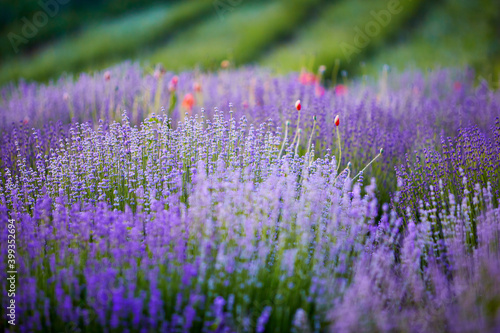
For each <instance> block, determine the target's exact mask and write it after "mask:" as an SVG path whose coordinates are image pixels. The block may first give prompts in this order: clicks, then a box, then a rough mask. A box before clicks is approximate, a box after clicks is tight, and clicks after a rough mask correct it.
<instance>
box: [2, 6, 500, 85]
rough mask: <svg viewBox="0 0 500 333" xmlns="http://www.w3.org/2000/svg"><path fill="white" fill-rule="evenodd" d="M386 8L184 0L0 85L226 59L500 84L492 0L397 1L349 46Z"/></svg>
mask: <svg viewBox="0 0 500 333" xmlns="http://www.w3.org/2000/svg"><path fill="white" fill-rule="evenodd" d="M392 1H395V0H392ZM389 2H390V0H332V1H326V0H310V1H300V0H274V1H263V0H259V1H242V2H239V3H236V2H229V1H227V0H220V1H219V2H214V1H213V0H190V1H182V2H181V1H179V2H175V3H171V4H160V5H155V6H152V7H151V6H150V7H149V8H147V9H141V10H140V11H137V12H133V13H131V12H130V11H129V12H128V14H126V15H125V16H121V17H119V18H114V19H108V20H105V21H102V23H100V24H98V25H95V24H93V23H89V26H87V27H86V28H84V29H83V30H81V31H79V32H77V33H73V34H72V35H69V36H67V37H65V38H63V39H59V40H58V41H56V42H52V43H50V44H46V45H45V47H44V48H41V49H40V50H38V51H36V52H34V53H32V54H26V53H24V54H23V55H22V56H21V57H20V58H16V59H9V60H4V62H3V64H2V65H1V66H0V85H1V84H4V83H7V82H9V81H14V80H17V79H19V78H25V79H28V80H38V81H44V80H47V79H51V78H52V79H54V78H57V77H58V76H59V75H61V74H62V73H63V72H69V73H78V72H82V71H92V70H97V69H102V68H105V67H108V66H112V65H114V64H116V63H118V62H121V61H124V60H126V59H132V60H139V61H142V62H143V63H146V64H151V65H154V64H156V63H159V62H161V63H164V64H165V65H166V67H167V68H168V69H169V70H184V69H192V68H193V67H194V66H200V67H201V68H202V69H207V70H213V69H216V68H218V67H219V66H220V63H221V61H222V60H224V59H229V60H231V61H232V63H233V64H234V65H237V66H238V65H243V64H248V63H256V64H259V65H264V66H267V67H270V68H272V69H275V70H277V71H278V72H282V73H283V72H286V71H290V70H295V71H296V70H300V69H301V68H302V67H306V68H309V69H310V70H315V69H316V68H317V66H319V65H326V66H327V74H326V75H328V77H329V76H330V75H332V74H337V73H338V71H337V70H333V68H334V66H335V64H336V63H339V64H340V69H342V70H347V71H348V72H349V75H350V76H353V75H354V76H355V75H357V74H360V73H363V74H364V73H368V74H377V73H378V72H379V71H380V70H381V68H382V66H383V65H384V64H389V65H391V66H393V67H395V68H397V69H403V68H408V67H416V68H428V67H434V66H439V65H442V66H456V67H462V66H464V65H472V66H474V67H475V68H476V69H478V71H479V72H480V73H481V74H482V75H484V76H485V77H486V78H487V79H488V81H489V82H490V83H495V84H498V82H497V81H498V73H500V60H499V59H500V43H499V42H498V40H497V38H496V36H497V35H498V31H496V30H498V26H499V25H500V6H499V5H497V4H496V2H495V0H479V1H473V0H458V1H452V0H442V1H440V2H432V1H430V0H399V5H400V7H402V10H401V11H400V12H399V13H395V14H392V15H391V20H390V22H389V24H387V25H385V26H382V25H380V24H379V27H380V31H379V32H378V33H376V34H375V35H374V36H373V37H370V38H369V42H368V43H367V45H366V46H363V47H357V49H354V47H356V43H355V38H356V35H357V32H356V30H355V29H356V28H359V29H361V30H362V31H365V30H366V27H367V24H370V22H371V23H373V22H376V20H375V18H374V17H373V15H372V11H375V12H379V11H381V10H387V9H388V6H389ZM218 5H219V7H218ZM89 10H90V9H89ZM61 15H63V14H61ZM99 15H101V16H102V15H103V14H102V13H101V14H99ZM99 15H98V13H96V17H101V16H99ZM56 18H57V17H56ZM56 18H54V19H56ZM40 33H41V32H40ZM346 48H350V49H349V50H346ZM353 51H355V52H353ZM349 52H351V53H349ZM362 62H363V63H364V64H366V66H360V64H361V63H362Z"/></svg>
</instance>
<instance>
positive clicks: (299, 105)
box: [295, 99, 302, 111]
mask: <svg viewBox="0 0 500 333" xmlns="http://www.w3.org/2000/svg"><path fill="white" fill-rule="evenodd" d="M295 108H296V109H297V111H300V109H302V105H301V104H300V99H298V100H297V102H295Z"/></svg>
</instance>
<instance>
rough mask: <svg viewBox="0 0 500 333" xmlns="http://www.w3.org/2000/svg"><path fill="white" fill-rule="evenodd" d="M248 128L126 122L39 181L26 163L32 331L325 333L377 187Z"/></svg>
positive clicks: (11, 181)
mask: <svg viewBox="0 0 500 333" xmlns="http://www.w3.org/2000/svg"><path fill="white" fill-rule="evenodd" d="M247 126H248V125H247V122H246V120H245V119H244V118H243V120H242V121H241V122H238V123H237V122H236V121H235V119H234V118H233V117H230V118H229V119H226V118H225V117H224V115H223V114H222V113H216V115H215V117H214V119H213V121H209V120H206V119H204V117H201V119H197V118H191V119H189V120H188V121H187V122H186V123H180V124H179V127H177V128H176V129H172V128H171V127H170V119H169V118H166V117H162V116H154V117H151V118H148V119H146V121H145V122H144V124H143V126H141V128H140V129H137V128H133V127H131V126H130V124H129V122H128V119H127V117H126V116H124V120H123V122H122V123H121V124H118V123H114V124H112V125H111V126H110V127H109V128H108V129H106V130H105V129H104V128H103V127H102V126H99V127H98V128H97V129H96V130H93V129H91V128H90V127H89V126H88V125H85V124H82V125H76V126H75V127H74V128H72V129H70V133H71V137H70V140H68V141H67V142H63V141H62V142H61V143H60V146H59V148H57V149H53V150H51V151H50V153H49V155H48V156H46V157H42V156H41V155H40V154H39V155H38V156H37V160H36V163H35V165H36V166H35V167H34V168H31V167H30V166H28V165H26V164H23V162H24V161H25V160H24V159H18V161H17V168H18V170H19V175H16V176H14V175H12V174H11V173H10V171H9V170H7V171H6V176H5V180H4V182H2V187H1V189H2V192H1V193H2V197H1V198H2V201H1V207H2V211H3V212H4V214H2V216H3V219H4V222H5V223H3V224H2V228H3V230H2V231H3V232H4V233H3V235H4V236H2V237H5V235H6V234H7V233H6V230H5V228H6V225H7V223H6V219H7V217H9V218H14V219H15V220H16V221H19V228H18V235H19V241H18V253H19V256H20V257H19V259H18V260H20V262H21V264H20V265H21V267H20V271H22V272H23V273H22V274H21V275H20V279H19V289H20V290H24V291H25V292H23V294H22V299H21V300H20V302H19V304H20V309H19V316H20V317H21V318H26V320H23V321H22V324H21V326H20V330H21V331H33V330H35V331H40V330H47V331H52V330H55V331H58V330H61V329H64V327H65V325H67V323H73V324H74V325H75V326H76V327H79V328H81V329H82V330H86V331H95V330H99V331H101V330H123V329H125V328H127V329H129V330H132V331H135V330H139V329H142V330H144V329H146V330H155V331H156V330H163V331H179V330H180V331H186V330H192V331H200V330H201V331H230V330H239V331H257V332H263V331H264V329H267V330H278V331H289V330H291V329H292V326H293V325H294V321H293V318H294V315H295V314H296V313H303V314H304V318H303V320H305V321H307V322H308V323H311V324H310V325H314V327H315V328H316V330H319V329H321V328H323V329H324V328H325V327H326V325H327V321H326V319H325V318H326V313H327V311H328V310H329V309H330V306H331V301H332V299H333V296H334V295H335V294H336V292H337V290H338V289H339V288H343V286H345V285H347V284H348V283H349V281H350V278H351V267H352V262H353V261H354V260H355V258H356V257H357V253H359V252H361V251H362V249H363V243H364V239H365V238H366V235H367V234H368V232H369V230H370V228H372V226H374V225H375V217H376V216H377V200H376V198H375V196H374V189H375V185H374V184H373V185H372V186H370V187H367V188H366V189H365V190H366V191H367V195H365V196H362V195H361V188H360V185H359V184H357V185H355V186H354V187H353V188H352V189H351V185H350V180H349V178H347V176H348V174H349V169H348V168H344V167H342V169H341V170H342V171H341V172H340V173H339V174H337V169H338V164H337V163H336V161H335V158H334V157H331V158H330V157H329V155H328V154H327V155H326V156H325V157H323V158H317V159H314V148H313V147H312V149H311V150H310V153H308V154H306V155H305V156H302V157H300V156H298V155H296V154H295V153H294V145H293V144H291V145H290V144H289V145H286V146H288V148H287V149H285V153H284V156H281V157H279V154H278V148H279V147H280V146H281V145H282V142H281V140H279V136H277V135H276V134H275V133H274V132H273V131H270V130H269V129H267V128H266V127H267V124H264V125H262V126H260V127H259V128H258V129H254V128H252V126H249V129H248V131H246V127H247ZM2 244H6V242H2ZM3 251H4V252H5V246H3ZM5 271H6V266H5V263H2V272H5ZM2 274H4V273H2ZM3 281H5V276H3ZM308 325H309V324H308ZM311 327H313V326H311Z"/></svg>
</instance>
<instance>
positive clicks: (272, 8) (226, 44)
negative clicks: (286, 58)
mask: <svg viewBox="0 0 500 333" xmlns="http://www.w3.org/2000/svg"><path fill="white" fill-rule="evenodd" d="M318 3H319V1H309V2H300V1H272V2H271V1H270V2H253V3H248V4H242V5H241V6H238V7H234V8H232V10H231V11H227V12H225V13H224V14H222V15H221V16H219V15H216V16H213V17H211V18H209V19H207V20H206V21H204V22H202V23H200V24H198V25H195V26H194V27H192V28H191V29H189V30H187V31H185V32H183V33H182V34H179V35H177V36H176V37H175V39H174V40H172V42H171V43H168V44H167V45H166V46H165V47H163V48H161V49H159V50H157V51H155V52H154V53H153V54H152V55H151V57H150V58H149V59H150V61H151V62H153V63H156V62H162V63H163V64H165V66H166V67H168V68H171V69H178V70H181V69H189V68H192V67H193V66H195V65H200V66H202V67H203V68H207V69H214V68H217V67H218V66H219V65H220V62H221V61H222V60H224V59H230V60H232V61H233V62H234V63H235V64H236V65H241V64H245V63H248V62H252V61H254V60H255V59H256V58H257V57H258V56H259V55H260V54H261V53H262V52H264V51H265V50H266V49H268V48H271V47H272V46H273V44H274V43H275V42H277V41H279V40H281V39H284V38H286V37H288V36H289V35H290V33H291V32H292V31H294V30H295V29H297V28H299V27H300V26H301V23H302V22H303V21H304V20H306V19H307V18H308V13H309V12H310V11H311V9H312V8H313V7H314V5H315V4H318Z"/></svg>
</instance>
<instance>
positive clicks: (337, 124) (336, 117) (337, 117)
mask: <svg viewBox="0 0 500 333" xmlns="http://www.w3.org/2000/svg"><path fill="white" fill-rule="evenodd" d="M333 122H334V123H335V126H339V125H340V117H339V115H336V116H335V120H334V121H333Z"/></svg>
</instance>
